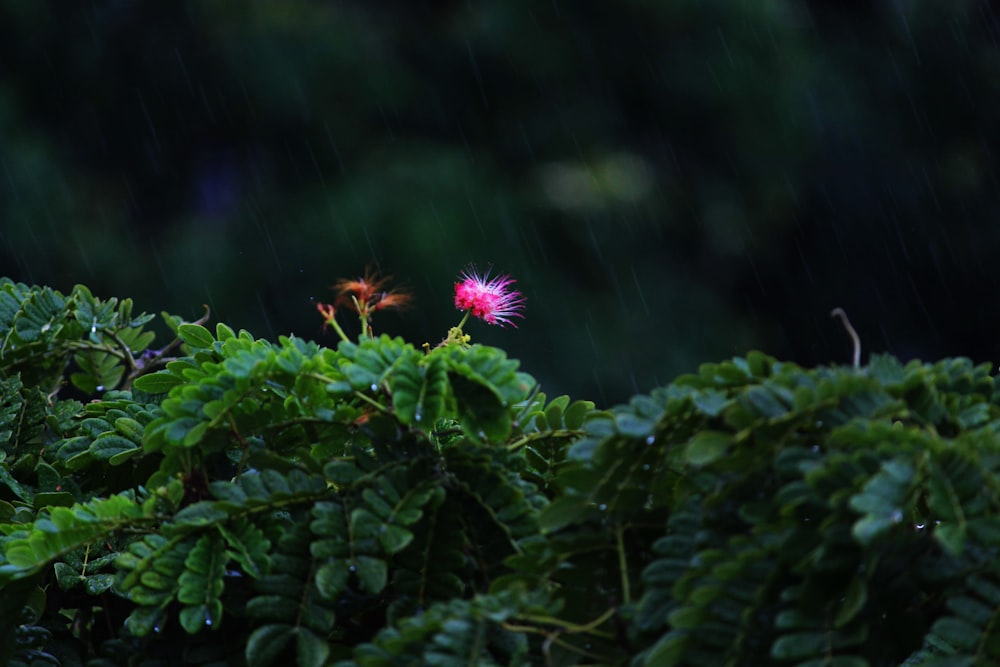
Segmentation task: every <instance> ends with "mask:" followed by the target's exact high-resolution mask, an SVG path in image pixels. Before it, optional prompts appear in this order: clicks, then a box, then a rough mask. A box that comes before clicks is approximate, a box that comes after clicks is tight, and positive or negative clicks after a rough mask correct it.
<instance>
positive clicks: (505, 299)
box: [455, 266, 525, 328]
mask: <svg viewBox="0 0 1000 667" xmlns="http://www.w3.org/2000/svg"><path fill="white" fill-rule="evenodd" d="M459 277H460V278H461V282H457V283H455V308H458V309H459V310H467V311H471V312H472V314H473V315H475V316H476V317H478V318H479V319H481V320H483V321H484V322H486V323H487V324H499V325H500V326H505V325H507V324H509V325H511V326H512V327H515V328H516V327H517V325H516V324H514V323H513V322H511V320H510V318H512V317H524V315H522V314H521V313H520V312H519V311H520V310H521V309H522V308H524V301H525V299H524V296H523V295H522V294H521V293H520V292H518V291H517V290H515V289H512V287H511V286H512V285H513V284H514V283H515V282H517V281H516V280H514V279H513V278H511V277H510V276H508V275H498V276H494V277H492V278H490V272H489V271H487V272H486V273H484V274H483V275H479V273H478V272H477V271H476V267H474V266H470V267H469V268H467V269H466V270H465V271H463V272H462V275H461V276H459Z"/></svg>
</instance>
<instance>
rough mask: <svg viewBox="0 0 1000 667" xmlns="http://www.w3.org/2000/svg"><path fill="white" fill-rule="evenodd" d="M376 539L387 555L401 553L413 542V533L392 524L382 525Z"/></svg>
mask: <svg viewBox="0 0 1000 667" xmlns="http://www.w3.org/2000/svg"><path fill="white" fill-rule="evenodd" d="M378 537H379V541H380V542H381V543H382V548H383V549H385V552H386V553H387V554H394V553H396V552H398V551H402V550H403V549H405V548H406V545H408V544H409V543H410V542H412V541H413V533H411V532H410V531H408V530H407V529H405V528H403V527H401V526H396V525H393V524H383V525H382V527H381V529H380V532H379V536H378Z"/></svg>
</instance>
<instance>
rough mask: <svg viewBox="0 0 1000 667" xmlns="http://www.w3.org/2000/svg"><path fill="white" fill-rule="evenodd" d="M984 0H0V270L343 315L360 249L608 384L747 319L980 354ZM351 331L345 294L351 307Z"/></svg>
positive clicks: (194, 299)
mask: <svg viewBox="0 0 1000 667" xmlns="http://www.w3.org/2000/svg"><path fill="white" fill-rule="evenodd" d="M995 4H996V3H993V2H984V1H982V0H948V2H908V1H905V0H895V1H891V2H888V1H887V2H879V1H877V0H872V1H857V0H855V1H847V0H700V1H694V0H623V1H621V2H598V1H585V0H580V1H578V2H565V1H563V0H548V1H545V2H541V1H539V2H531V1H527V0H521V1H517V0H515V1H500V0H494V1H492V2H475V1H470V2H458V1H451V2H449V1H438V2H432V1H420V0H407V1H402V0H399V1H395V2H389V1H382V2H376V1H361V0H358V1H356V2H319V1H315V0H314V1H306V0H282V1H281V2H273V1H266V2H265V1H260V2H224V1H221V0H220V1H209V0H205V1H199V2H181V1H177V2H123V1H119V2H113V1H108V2H86V3H73V2H54V1H43V0H33V1H31V2H22V1H21V0H4V1H3V2H2V3H0V167H2V173H0V273H2V274H4V275H7V276H10V277H12V278H15V279H17V280H21V281H24V282H28V283H41V284H48V285H51V286H53V287H56V288H59V289H62V290H68V289H69V288H70V287H71V286H72V285H73V284H74V283H78V282H82V283H85V284H87V285H88V286H90V287H91V288H92V290H93V291H94V293H95V294H97V295H99V296H102V297H109V296H132V297H134V298H135V299H136V301H137V305H138V307H139V308H141V309H143V310H147V311H159V310H164V309H165V310H168V311H171V312H174V313H177V314H179V315H182V316H185V317H188V318H192V319H193V318H195V317H197V316H199V315H200V314H201V312H202V308H201V304H203V303H204V304H208V305H210V306H211V308H212V311H213V315H214V317H215V318H217V319H220V320H223V321H225V322H227V323H229V324H231V325H233V326H235V327H242V328H247V329H249V330H250V331H252V332H253V333H254V334H255V335H258V336H264V337H269V338H273V337H275V336H277V335H279V334H283V333H295V334H296V335H299V336H302V337H306V338H313V339H317V340H320V341H323V342H326V343H328V344H333V343H334V342H335V341H334V339H333V338H332V335H330V334H324V333H323V332H322V330H321V321H320V318H319V316H318V314H317V313H316V311H315V307H314V304H315V301H329V300H332V298H333V295H332V293H331V292H330V291H329V289H328V287H329V285H331V284H332V283H333V282H334V281H335V280H336V279H338V278H341V277H351V276H357V275H360V274H362V273H363V272H364V270H365V267H366V266H369V265H371V266H374V267H377V268H378V269H380V270H381V271H383V272H384V273H389V274H393V275H395V276H396V277H397V278H398V282H399V283H400V284H401V285H403V286H405V287H407V288H408V289H410V290H411V291H412V292H413V293H414V294H415V296H416V303H415V306H414V307H413V308H412V309H410V310H409V311H407V312H405V313H401V314H398V315H397V314H394V313H388V312H386V313H379V315H378V317H377V319H376V320H375V323H374V324H375V327H376V330H377V331H379V332H388V333H393V334H400V335H403V336H405V337H406V338H407V339H409V340H411V341H413V342H415V343H418V344H419V343H421V342H423V341H429V342H431V343H434V342H436V341H437V340H440V339H441V338H442V337H443V336H444V335H445V333H446V332H447V329H448V327H450V326H453V325H454V324H455V323H457V321H458V319H459V317H460V313H458V312H457V311H455V310H454V308H453V306H452V304H451V294H452V284H453V282H454V280H455V278H456V276H457V274H458V273H459V272H460V271H461V269H463V268H464V267H465V266H466V265H467V264H468V263H469V262H476V263H477V264H478V265H479V266H480V267H486V266H489V265H493V266H494V267H495V268H496V269H498V270H500V271H502V272H508V273H511V274H512V275H513V276H514V277H516V278H517V279H518V281H519V282H518V285H519V286H520V288H521V289H522V290H523V291H524V293H525V294H526V296H527V298H528V308H527V312H526V318H525V319H524V320H523V321H521V322H520V326H519V328H518V329H509V328H508V329H498V328H493V327H488V326H486V325H485V324H483V323H482V322H473V323H472V324H470V325H469V326H468V327H467V330H468V331H469V333H471V334H472V335H473V338H474V340H476V341H478V342H485V343H491V344H496V345H500V346H503V347H504V348H506V349H507V350H508V352H509V353H510V354H511V356H514V357H517V358H520V359H521V360H522V362H523V368H524V369H525V370H527V371H529V372H531V373H532V374H534V375H535V376H536V377H538V378H539V379H540V380H541V381H542V383H543V386H544V387H545V389H546V391H547V392H548V393H549V394H550V395H554V394H557V393H570V394H572V395H573V396H575V397H578V398H590V399H593V400H595V401H597V402H598V403H599V404H601V405H609V404H612V403H615V402H619V401H623V400H625V399H627V398H628V396H630V395H631V394H632V393H634V392H638V391H648V390H649V389H651V388H652V387H653V386H655V385H657V384H662V383H665V382H667V381H669V380H670V379H672V378H673V377H674V376H675V375H677V374H678V373H682V372H688V371H692V370H694V369H695V368H696V367H697V365H698V364H699V363H700V362H703V361H710V360H717V359H719V358H724V357H729V356H731V355H734V354H743V353H745V352H746V351H747V350H748V349H750V348H758V349H761V350H764V351H765V352H768V353H770V354H774V355H777V356H780V357H783V358H786V359H791V360H794V361H797V362H799V363H803V364H816V363H830V362H843V363H846V362H848V361H849V360H850V354H851V352H850V343H849V340H848V338H847V336H846V335H845V333H844V332H843V330H842V329H841V328H840V327H839V325H837V324H836V323H834V322H832V321H831V320H830V318H829V312H830V310H831V308H833V307H835V306H842V307H844V308H845V309H846V311H847V313H848V314H849V315H850V317H851V319H852V321H853V323H854V325H855V327H856V328H857V329H858V331H859V333H860V335H861V337H862V339H863V341H864V343H865V353H866V354H867V353H868V352H870V351H880V350H886V351H890V352H893V353H895V354H898V355H900V356H901V357H903V358H904V359H907V358H911V357H915V356H919V357H922V358H935V357H939V356H945V355H957V354H963V355H967V356H971V357H973V358H974V359H976V360H977V361H981V360H987V359H995V358H998V357H1000V355H997V333H998V330H1000V328H998V324H1000V317H998V316H997V314H996V313H997V306H996V295H997V271H996V269H995V266H996V265H997V255H998V253H1000V215H998V214H1000V197H998V188H997V167H996V153H995V150H996V147H997V140H998V132H997V118H998V111H1000V108H998V107H1000V104H998V102H1000V48H998V36H1000V22H998V16H997V14H996V13H995V6H994V5H995ZM344 324H345V327H347V328H348V329H349V331H356V329H352V328H350V327H351V326H352V325H354V324H355V323H354V322H351V321H349V320H347V319H346V318H345V320H344Z"/></svg>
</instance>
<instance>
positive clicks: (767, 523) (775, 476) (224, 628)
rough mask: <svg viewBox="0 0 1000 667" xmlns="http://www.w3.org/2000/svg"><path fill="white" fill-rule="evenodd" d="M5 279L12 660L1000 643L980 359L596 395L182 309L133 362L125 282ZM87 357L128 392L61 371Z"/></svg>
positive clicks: (872, 652)
mask: <svg viewBox="0 0 1000 667" xmlns="http://www.w3.org/2000/svg"><path fill="white" fill-rule="evenodd" d="M0 287H2V288H3V290H5V291H4V294H6V295H8V296H9V297H10V299H14V298H15V295H16V298H17V299H19V300H18V304H20V305H19V306H18V309H19V310H18V312H20V311H23V312H24V313H25V314H23V315H17V316H16V317H13V316H12V317H11V318H9V319H8V325H7V326H8V327H9V328H8V329H6V330H4V331H3V332H2V333H3V335H4V336H5V337H4V341H5V343H4V345H5V346H6V345H10V346H12V348H11V349H9V350H8V348H6V347H5V348H4V355H3V356H2V357H0V659H2V660H3V661H5V662H7V663H9V664H15V665H20V664H24V665H28V664H51V665H61V664H65V665H80V664H87V665H93V666H94V667H97V666H105V665H107V666H110V665H126V664H128V665H139V664H149V665H152V664H233V665H250V666H253V667H258V666H259V667H265V666H267V665H279V664H280V665H284V664H299V665H309V666H314V665H315V666H320V665H331V664H335V665H338V667H351V666H359V667H360V666H380V665H441V666H447V665H468V664H477V665H577V664H579V665H597V664H600V665H634V666H636V667H639V666H643V665H648V666H655V667H661V666H670V665H706V664H712V665H715V664H718V665H756V664H779V665H784V664H787V665H799V666H802V667H815V666H819V665H830V666H833V665H840V666H858V667H862V666H866V665H867V666H872V667H874V666H876V665H879V666H881V665H897V664H906V665H945V664H947V665H976V664H991V663H993V662H996V661H998V660H1000V637H998V631H997V630H996V627H995V626H996V623H994V619H995V618H996V615H997V613H998V612H997V610H998V609H1000V571H998V570H997V566H996V563H997V562H1000V553H998V551H1000V518H998V517H1000V512H998V510H1000V478H998V475H997V471H998V468H1000V444H998V443H1000V440H998V430H1000V392H998V390H997V388H996V381H995V377H994V376H993V375H991V372H990V368H989V367H987V366H975V365H973V364H972V363H971V362H969V361H968V360H965V359H949V360H944V361H941V362H938V363H936V364H924V363H920V362H911V363H909V364H907V365H905V366H904V365H902V364H900V363H899V362H898V361H896V360H895V359H893V358H891V357H876V358H873V359H872V361H871V363H870V364H869V365H868V366H866V367H864V368H860V369H854V368H842V367H824V368H816V369H804V368H800V367H798V366H796V365H795V364H789V363H782V362H779V361H776V360H775V359H772V358H770V357H767V356H765V355H763V354H760V353H751V354H749V355H748V356H747V357H746V358H736V359H733V360H731V361H727V362H722V363H718V364H706V365H704V366H702V367H701V368H700V369H699V371H698V373H696V374H692V375H687V376H682V377H680V378H678V379H677V380H675V381H674V382H673V383H671V384H670V385H668V386H665V387H661V388H658V389H655V390H654V391H652V392H651V393H649V394H644V395H639V396H636V397H634V398H633V399H632V400H631V401H630V402H629V403H628V404H627V405H621V406H618V407H615V408H613V409H612V410H609V411H601V410H597V409H595V406H594V404H593V403H591V402H588V401H571V400H570V399H569V398H568V397H565V396H560V397H555V398H552V399H549V398H548V397H547V396H546V395H545V394H544V393H542V392H541V391H540V390H539V387H538V386H537V384H536V383H535V381H534V380H533V379H532V378H531V377H530V376H528V375H526V374H524V373H522V372H520V371H519V370H518V364H517V362H516V361H513V360H510V359H508V358H507V357H506V355H505V354H504V353H503V352H502V351H501V350H498V349H496V348H490V347H483V346H472V347H468V348H466V347H461V346H457V345H455V346H442V347H438V348H434V349H420V348H416V347H414V346H413V345H411V344H409V343H407V342H405V341H403V340H401V339H398V338H390V337H387V336H383V337H380V338H367V337H363V338H362V339H361V340H359V341H358V342H357V343H354V342H342V343H340V344H339V345H338V346H337V347H336V348H328V347H324V346H321V345H318V344H316V343H313V342H308V341H303V340H301V339H298V338H295V337H282V338H280V339H279V340H277V341H275V342H271V341H267V340H261V339H256V338H254V337H253V336H252V335H250V334H249V333H248V332H245V331H241V332H235V331H233V330H232V329H231V328H229V327H227V326H226V325H224V324H218V325H216V327H215V329H214V331H212V330H209V329H208V328H206V327H204V326H203V325H202V324H200V323H194V322H181V321H179V320H177V319H176V318H171V317H169V316H167V318H166V319H167V324H168V328H169V329H170V331H171V332H172V333H173V334H174V335H175V339H174V340H172V341H170V342H168V343H167V344H166V345H165V346H164V347H163V348H162V349H161V351H160V352H157V353H154V354H155V355H156V356H155V363H152V364H149V365H143V364H141V363H140V362H139V360H140V359H142V358H143V357H142V352H143V350H147V349H148V348H149V346H150V345H151V343H152V338H151V337H149V336H146V335H145V333H136V332H138V331H139V330H140V329H141V326H142V325H144V324H145V323H146V322H148V321H149V318H148V317H147V316H138V317H131V315H130V314H129V313H126V314H129V317H128V318H124V316H123V312H125V311H128V308H125V311H123V310H122V308H123V305H122V304H125V303H126V302H124V301H122V302H118V301H114V300H112V301H107V302H105V301H100V300H98V299H94V298H93V297H90V296H89V292H87V291H86V290H85V289H84V288H76V289H75V290H74V292H73V294H72V295H71V296H70V297H62V296H61V295H58V294H57V293H56V292H54V291H52V290H48V289H47V288H38V287H33V288H28V287H24V286H18V285H15V284H13V283H9V282H0ZM29 304H30V305H29ZM39 304H45V305H44V308H48V309H49V310H47V311H46V310H44V308H43V306H42V305H39ZM81 304H88V305H86V306H83V305H81ZM86 309H89V310H87V311H86V312H91V313H102V315H100V317H99V318H98V319H100V321H102V322H104V321H106V322H107V323H106V325H102V327H103V328H102V327H96V328H95V332H94V334H93V335H92V334H91V333H88V332H89V329H88V328H87V327H85V326H83V325H82V324H81V322H83V321H86V322H90V321H91V320H92V316H87V317H84V320H81V319H80V317H79V313H81V312H83V311H84V310H86ZM40 312H44V313H48V314H47V315H45V316H44V317H42V316H40V315H39V313H40ZM22 318H23V320H24V322H23V323H22V324H20V325H18V324H17V323H16V322H18V321H21V319H22ZM39 322H43V324H39ZM44 322H52V323H54V324H52V325H51V326H50V327H49V328H48V329H46V330H45V331H44V332H43V331H42V328H43V326H44ZM74 322H75V323H76V324H74ZM18 327H20V328H18ZM53 329H57V330H58V331H57V333H55V334H52V335H51V336H50V335H49V332H51V331H52V330H53ZM98 331H99V332H104V333H102V334H101V335H97V333H96V332H98ZM32 332H36V333H37V335H36V336H35V338H34V339H32V336H33V335H35V334H33V333H32ZM130 332H131V333H130ZM95 335H96V338H95V337H94V336H95ZM102 336H103V337H102ZM130 341H131V344H130ZM31 346H34V347H31ZM122 346H124V347H122ZM111 350H117V352H116V353H112V352H111ZM165 351H166V352H165ZM170 351H174V352H175V353H176V354H175V355H174V356H171V354H168V353H167V352H170ZM91 354H108V355H110V358H114V359H115V360H116V361H115V362H114V364H115V365H116V366H115V367H116V368H118V367H120V370H121V373H120V374H119V375H118V380H117V382H119V385H118V386H119V387H120V388H119V389H116V390H113V391H112V390H108V389H107V388H106V389H103V390H98V388H97V386H96V384H93V383H90V384H88V383H87V382H82V381H80V382H75V383H74V385H75V387H76V388H77V390H78V391H82V392H87V391H90V392H91V393H90V395H89V397H90V398H92V399H93V400H91V401H89V402H87V403H82V402H80V401H77V400H73V399H62V398H60V397H59V395H58V393H52V392H51V387H53V386H58V385H59V383H60V382H61V381H60V380H59V379H58V378H56V377H55V376H54V375H53V373H56V372H58V373H61V374H62V376H61V377H65V376H66V375H70V376H72V374H74V373H83V374H87V373H90V375H91V379H92V380H94V379H95V378H96V375H94V372H95V371H94V370H93V369H94V368H96V366H93V365H92V366H90V367H88V366H86V363H85V362H81V361H80V359H85V358H88V357H87V355H91ZM81 355H82V356H81ZM149 358H150V359H151V360H152V359H154V357H152V356H151V357H149ZM130 359H131V360H132V361H131V362H130V361H129V360H130ZM29 362H30V363H29ZM36 362H37V368H36ZM45 364H50V365H49V366H46V365H45ZM86 368H90V369H91V370H89V371H88V370H86ZM80 369H84V370H80ZM43 371H44V372H43ZM109 377H110V376H109ZM111 386H115V385H108V387H111Z"/></svg>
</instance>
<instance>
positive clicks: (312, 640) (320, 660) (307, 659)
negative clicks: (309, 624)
mask: <svg viewBox="0 0 1000 667" xmlns="http://www.w3.org/2000/svg"><path fill="white" fill-rule="evenodd" d="M295 632H296V635H297V639H298V641H297V642H296V648H297V649H298V665H299V667H323V665H325V664H326V660H327V658H328V657H329V655H330V644H328V643H327V641H326V640H325V639H324V638H322V637H318V636H317V635H316V634H315V633H313V632H312V631H311V630H310V629H309V628H304V627H298V628H296V629H295Z"/></svg>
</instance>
